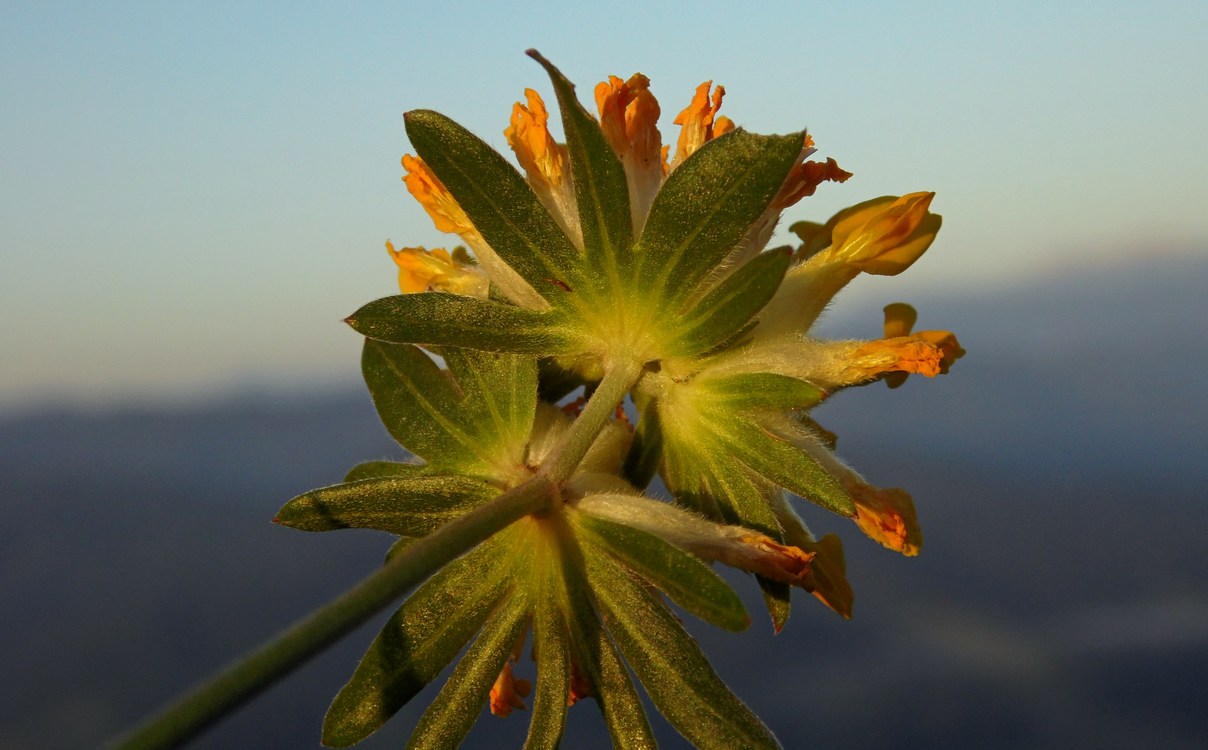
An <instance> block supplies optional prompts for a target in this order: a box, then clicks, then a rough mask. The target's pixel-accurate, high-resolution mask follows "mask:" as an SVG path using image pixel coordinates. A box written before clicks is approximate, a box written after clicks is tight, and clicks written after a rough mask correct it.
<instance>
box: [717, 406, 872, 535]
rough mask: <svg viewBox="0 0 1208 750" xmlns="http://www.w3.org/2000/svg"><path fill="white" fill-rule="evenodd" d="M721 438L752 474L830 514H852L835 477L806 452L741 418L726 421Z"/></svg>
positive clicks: (846, 498)
mask: <svg viewBox="0 0 1208 750" xmlns="http://www.w3.org/2000/svg"><path fill="white" fill-rule="evenodd" d="M724 440H725V443H726V445H727V446H728V447H729V450H730V451H731V452H732V454H733V456H734V457H735V458H736V459H738V460H739V461H741V462H742V463H744V464H746V465H747V466H748V467H749V468H750V469H751V471H753V472H755V473H756V474H758V475H760V476H762V477H764V478H765V479H767V480H769V481H771V482H774V483H775V484H778V485H780V486H781V487H784V488H785V489H786V490H788V491H789V492H792V493H794V494H796V495H799V496H801V497H803V498H805V499H806V500H809V501H810V502H812V503H814V504H815V505H818V506H821V507H823V508H825V509H827V510H829V511H831V512H833V513H838V514H839V515H841V516H847V517H849V518H850V517H852V516H854V515H855V513H856V506H855V503H853V502H852V499H851V496H850V495H848V494H847V491H846V490H844V489H843V486H842V485H841V484H839V480H837V479H835V477H834V476H832V475H831V473H830V472H829V471H827V470H826V469H824V468H822V465H821V464H819V463H818V462H817V461H815V460H814V459H813V458H812V457H811V456H810V455H809V454H808V453H806V452H804V451H802V450H801V449H799V448H797V447H795V446H793V445H791V444H789V443H788V442H786V441H784V440H781V439H780V438H778V437H775V436H773V435H771V434H769V433H767V432H766V431H765V430H764V429H763V428H762V427H759V426H758V425H756V424H754V423H752V422H750V421H748V420H746V419H741V418H738V419H735V418H731V419H730V420H729V424H728V426H727V430H726V432H725V433H724Z"/></svg>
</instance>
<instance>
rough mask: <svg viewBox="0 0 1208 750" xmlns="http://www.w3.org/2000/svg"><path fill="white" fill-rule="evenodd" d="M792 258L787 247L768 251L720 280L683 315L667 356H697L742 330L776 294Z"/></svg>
mask: <svg viewBox="0 0 1208 750" xmlns="http://www.w3.org/2000/svg"><path fill="white" fill-rule="evenodd" d="M792 259H793V255H792V251H791V250H789V249H788V248H784V249H778V250H771V251H768V252H766V253H761V254H759V255H757V256H755V257H754V258H752V259H751V260H750V261H748V262H747V263H746V264H745V265H743V267H742V268H739V269H738V270H736V271H735V272H734V273H732V274H730V275H729V276H727V277H726V278H725V279H723V280H722V282H721V283H720V284H718V285H717V286H715V287H713V289H711V290H709V292H708V293H706V294H705V296H704V297H702V298H701V299H700V300H699V301H698V302H696V303H695V304H694V305H692V307H691V308H690V309H689V311H688V312H687V313H686V315H685V317H684V318H683V322H682V325H683V330H682V332H681V333H680V334H679V335H678V336H676V338H675V340H674V342H673V343H671V345H670V348H669V353H671V354H678V355H681V356H685V357H690V356H693V355H695V354H700V353H701V352H705V351H708V350H709V349H712V348H713V347H714V346H717V345H718V344H720V343H722V342H723V341H725V340H727V339H728V338H730V337H731V336H733V335H734V334H735V333H736V332H738V331H740V330H742V328H743V326H744V325H746V323H747V322H748V321H750V320H751V318H753V317H755V313H757V312H759V311H760V310H762V309H763V306H764V305H766V304H767V303H768V300H770V299H771V298H772V295H773V294H775V293H776V290H777V289H778V288H779V287H780V282H781V280H782V279H784V274H785V271H787V270H788V268H789V262H790V261H792Z"/></svg>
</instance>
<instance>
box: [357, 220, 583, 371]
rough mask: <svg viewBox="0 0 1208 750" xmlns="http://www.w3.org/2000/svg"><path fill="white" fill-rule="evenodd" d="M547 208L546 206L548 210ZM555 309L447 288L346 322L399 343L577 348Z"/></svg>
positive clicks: (399, 298) (386, 303)
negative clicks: (449, 291)
mask: <svg viewBox="0 0 1208 750" xmlns="http://www.w3.org/2000/svg"><path fill="white" fill-rule="evenodd" d="M543 210H544V209H543ZM556 321H557V318H556V317H555V315H553V314H551V313H541V312H535V311H533V310H526V309H525V308H522V307H516V306H514V305H510V304H505V303H502V302H491V301H489V300H482V299H477V298H475V297H465V296H462V295H459V294H446V293H444V292H421V293H419V294H400V295H395V296H393V297H383V298H381V299H378V300H374V301H373V302H370V303H369V304H367V305H365V306H364V307H362V308H361V309H359V310H357V311H356V312H355V313H353V314H352V315H350V316H349V317H348V318H347V320H345V321H344V322H346V323H348V325H350V326H352V329H353V330H354V331H356V332H357V333H359V334H361V335H363V336H366V337H368V338H371V339H377V340H379V341H388V342H391V343H395V344H425V345H429V346H460V347H465V348H469V349H481V350H483V351H488V352H518V353H527V354H545V355H552V354H562V353H569V352H571V351H572V350H573V349H574V347H573V345H572V342H571V339H570V338H568V337H567V335H566V332H565V330H564V329H563V328H562V327H561V326H560V325H559V324H558V323H557V322H556Z"/></svg>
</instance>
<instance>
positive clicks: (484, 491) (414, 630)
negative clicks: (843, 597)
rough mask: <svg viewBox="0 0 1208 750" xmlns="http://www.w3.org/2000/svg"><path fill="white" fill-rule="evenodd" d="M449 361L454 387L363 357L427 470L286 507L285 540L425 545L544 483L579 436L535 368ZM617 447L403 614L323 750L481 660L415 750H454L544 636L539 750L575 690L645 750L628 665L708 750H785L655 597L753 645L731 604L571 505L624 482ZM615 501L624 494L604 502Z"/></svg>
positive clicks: (446, 353)
mask: <svg viewBox="0 0 1208 750" xmlns="http://www.w3.org/2000/svg"><path fill="white" fill-rule="evenodd" d="M441 354H442V356H443V359H444V360H445V362H446V363H447V365H448V368H449V369H448V370H440V369H439V368H438V367H437V365H436V363H435V362H434V361H433V360H432V359H430V358H429V357H427V356H426V355H424V354H423V353H422V352H420V351H419V350H417V349H416V348H415V347H413V346H410V345H407V344H384V343H381V342H376V341H367V342H366V345H365V357H364V360H363V361H364V370H365V379H366V382H367V383H368V384H369V387H370V391H371V392H372V393H373V395H374V401H375V403H376V405H377V407H378V410H379V412H380V413H381V416H382V419H383V421H384V423H385V424H386V427H387V429H388V430H389V431H390V433H391V434H392V435H394V437H395V438H397V439H398V440H399V442H400V443H401V444H402V445H403V446H404V447H406V448H407V449H409V450H410V451H411V452H412V453H414V454H416V455H417V456H419V457H421V458H423V459H424V461H425V462H424V463H422V464H418V463H391V462H373V463H369V464H362V465H360V466H358V467H356V468H354V469H353V470H352V471H351V472H350V474H349V478H348V481H346V482H345V483H343V484H339V485H335V486H333V487H326V488H323V489H319V490H315V491H313V492H308V493H306V494H304V495H301V496H300V497H297V498H295V499H294V500H292V501H290V502H289V503H288V504H286V505H285V507H283V508H282V509H281V511H280V513H279V514H278V517H277V520H278V521H279V522H280V523H283V524H285V525H288V526H292V527H294V528H298V529H303V530H307V531H325V530H330V529H338V528H347V527H362V528H372V529H380V530H382V531H388V532H390V533H392V534H397V535H399V536H400V537H403V538H404V539H406V538H409V537H420V536H424V535H426V534H428V533H430V532H431V531H433V530H434V529H435V528H437V527H438V526H440V525H442V524H444V523H446V522H448V521H450V520H452V519H453V518H456V517H457V516H458V515H461V514H464V513H465V512H466V511H468V510H469V509H471V508H473V507H476V506H478V505H480V504H482V503H484V502H486V501H489V500H490V499H491V498H493V497H495V496H498V495H499V494H500V493H501V492H503V491H505V490H506V489H508V488H509V487H515V486H518V485H521V484H523V483H524V482H525V480H526V479H527V477H528V476H530V475H532V474H533V473H534V472H536V471H539V470H540V466H541V459H542V458H543V455H544V454H543V451H542V446H543V445H544V444H545V443H547V440H546V438H547V437H548V434H549V433H551V432H552V433H558V432H559V431H560V430H565V428H566V427H567V422H568V421H569V419H568V418H567V417H565V415H563V414H562V413H561V412H559V411H556V410H552V409H550V408H549V407H539V405H538V402H537V398H536V393H537V375H536V373H537V368H536V361H535V360H534V359H533V358H531V357H526V356H524V355H515V354H498V355H497V354H483V353H481V352H473V351H469V350H454V349H449V348H445V349H442V350H441ZM534 431H536V432H534ZM618 436H620V437H621V438H622V439H625V437H624V433H623V431H621V430H619V428H618V427H617V426H613V427H612V428H609V429H606V430H605V431H604V432H603V433H601V435H600V438H598V439H597V440H596V442H595V444H594V445H593V446H592V448H590V449H589V450H588V452H587V454H586V455H585V456H584V458H583V461H582V462H581V463H580V464H579V467H578V471H577V472H576V473H575V474H573V475H572V476H571V477H570V478H569V479H568V481H567V482H566V483H565V487H566V489H565V490H564V493H563V496H562V497H561V498H560V499H559V502H558V503H557V504H556V505H555V506H554V507H552V508H551V509H550V510H549V511H547V512H544V513H540V514H537V515H534V516H530V517H528V518H526V519H524V520H522V521H521V522H518V523H515V524H513V525H511V526H509V527H507V528H506V529H503V530H501V531H499V532H498V533H496V534H495V535H493V536H492V537H491V538H490V539H488V540H487V541H485V542H483V543H482V544H481V545H479V546H477V547H475V548H474V549H473V550H471V551H470V552H469V553H467V554H466V555H464V556H462V557H460V558H458V559H457V560H455V561H453V562H451V563H450V564H448V565H446V566H445V567H444V569H443V570H441V571H440V572H439V573H437V574H436V575H435V576H433V577H432V578H430V579H429V580H428V581H427V582H426V583H424V585H423V586H421V587H420V588H419V589H418V590H417V591H416V592H415V593H414V594H412V595H411V597H410V598H408V599H407V601H406V602H405V603H404V604H403V606H402V607H401V608H400V609H399V610H398V611H397V612H396V613H395V614H394V616H393V617H392V618H391V619H390V621H389V622H388V623H387V624H386V626H385V627H384V628H383V629H382V632H381V633H380V634H379V635H378V637H377V638H376V639H375V640H374V642H373V645H372V646H370V648H369V651H368V652H367V653H366V655H365V657H364V659H363V660H362V662H361V664H360V666H359V667H358V668H357V670H356V672H355V673H354V674H353V676H352V679H351V680H350V681H349V683H348V685H346V686H345V687H344V689H343V690H342V691H340V694H339V695H338V696H337V697H336V700H335V702H334V703H333V704H332V706H331V709H330V711H329V712H328V716H327V719H326V721H325V723H324V733H323V741H324V743H325V744H328V745H331V746H334V747H345V746H348V745H351V744H354V743H356V742H358V741H359V740H361V739H364V738H365V737H366V736H368V735H369V734H371V733H373V732H374V731H376V730H377V729H378V728H379V727H380V726H381V725H382V724H383V723H384V722H385V721H386V720H388V719H389V718H390V717H391V716H392V715H393V714H394V713H395V712H396V711H398V709H399V708H401V707H402V706H403V705H404V704H406V703H407V701H409V700H410V699H411V698H413V697H414V696H415V695H416V694H417V693H418V692H419V691H420V690H421V689H422V688H423V687H424V686H425V685H427V684H428V683H429V682H431V681H432V680H434V679H435V678H436V677H437V676H438V675H439V674H440V672H441V671H442V670H443V669H444V668H445V667H446V666H447V665H448V664H449V663H451V662H452V661H453V660H454V659H455V658H456V657H457V655H458V653H460V652H461V650H462V649H463V648H465V647H466V645H467V644H468V643H471V642H472V644H473V645H471V646H470V648H469V650H468V651H467V652H466V654H465V656H464V657H463V658H462V660H461V661H460V663H459V665H458V667H457V668H456V669H455V670H454V672H453V674H452V676H451V677H450V678H449V680H448V682H447V683H446V684H445V687H444V688H443V689H442V691H441V692H440V694H439V695H438V697H437V699H436V701H435V702H434V703H433V704H432V706H430V707H429V709H428V711H427V712H426V713H425V714H424V717H423V718H422V719H421V721H420V724H419V726H418V727H417V729H416V730H415V734H414V735H413V737H412V740H411V744H410V746H411V747H417V748H420V747H424V748H426V747H450V746H456V744H458V743H459V742H460V740H461V738H462V737H463V736H464V735H465V733H466V732H468V731H469V729H470V726H471V725H472V724H473V722H474V720H475V719H476V718H477V717H478V715H479V713H480V711H481V710H482V706H483V704H484V703H485V702H486V701H487V698H488V693H490V692H491V690H492V686H493V685H496V681H497V678H498V677H499V675H500V673H501V670H502V669H503V667H504V665H505V663H507V662H508V660H509V659H514V658H516V657H517V656H518V654H519V653H520V647H521V645H522V644H523V642H524V639H525V632H526V630H529V629H530V628H531V630H532V632H533V635H532V640H533V646H532V650H533V652H534V653H535V655H536V660H537V664H538V667H537V691H536V698H535V703H534V710H533V717H534V719H533V724H532V728H531V730H530V737H529V742H528V745H526V746H529V747H550V748H552V747H556V746H557V741H558V738H559V736H560V734H561V727H562V726H563V722H564V714H565V712H566V708H567V696H568V695H570V694H571V692H570V691H571V687H570V686H571V684H572V681H573V682H574V683H575V684H576V685H577V687H576V688H575V689H576V691H578V694H579V695H581V696H590V697H592V698H594V699H595V700H596V702H597V703H598V705H599V706H600V709H601V711H603V713H604V716H605V719H606V721H607V723H608V725H609V727H610V730H611V731H612V732H613V734H614V740H615V742H616V744H617V745H618V746H628V745H631V744H634V743H638V744H642V743H645V744H646V746H649V745H650V744H651V743H652V742H653V741H652V739H651V737H650V730H649V726H648V724H647V722H646V719H645V714H644V711H643V709H642V707H641V704H640V702H639V701H638V700H637V697H636V693H635V692H634V687H633V685H632V684H631V682H630V679H629V675H628V670H627V668H626V667H625V666H623V664H628V665H629V668H630V669H632V670H634V672H635V674H636V675H637V676H638V678H639V679H640V680H641V681H642V683H643V684H644V685H645V687H646V689H647V692H648V693H649V694H650V696H651V698H652V699H653V700H654V702H655V705H656V706H658V707H659V710H660V711H662V712H663V713H664V714H666V715H667V717H668V719H669V720H670V721H671V722H672V724H673V725H674V726H675V727H676V728H677V729H679V730H680V731H681V732H682V733H683V734H684V735H685V736H686V737H688V738H689V739H691V740H692V741H693V742H694V743H696V744H697V745H698V746H700V747H716V748H732V747H740V746H747V747H776V746H777V744H776V741H775V739H774V738H773V737H772V735H771V733H770V732H769V731H768V730H767V729H766V728H765V727H764V726H763V725H762V724H761V723H760V722H759V720H758V719H757V718H756V717H755V716H754V715H753V714H751V712H750V711H749V709H747V708H746V707H745V706H744V705H743V704H742V703H741V702H740V701H739V700H738V699H737V698H736V697H734V696H733V694H731V693H730V692H729V690H728V689H727V688H726V687H725V685H723V684H722V682H721V681H720V680H719V679H718V677H717V675H716V674H715V673H714V672H713V671H712V669H711V668H710V667H709V665H708V663H707V661H706V660H705V657H704V656H703V654H701V652H700V650H699V648H698V647H697V646H696V644H695V642H694V641H693V639H692V638H691V637H690V636H689V635H688V634H687V633H686V632H685V631H684V630H683V628H682V627H681V626H680V625H679V623H678V621H677V619H676V617H675V616H674V615H673V614H672V613H671V611H670V610H669V609H668V608H667V605H666V604H665V603H664V602H663V600H662V599H661V598H660V597H659V596H657V595H656V594H655V593H654V591H656V590H661V591H662V592H663V593H664V594H665V595H666V596H667V597H668V598H669V599H670V600H671V601H673V602H675V603H676V604H677V605H679V606H680V607H681V608H682V609H684V610H685V611H687V612H690V613H692V614H694V615H696V616H697V617H699V618H701V619H703V620H706V621H708V622H711V623H713V624H715V625H718V626H719V627H723V628H726V629H729V630H741V629H744V628H745V627H746V626H747V625H748V623H749V620H748V618H747V615H746V612H745V611H744V608H743V606H742V603H741V602H740V601H739V599H738V597H737V596H736V595H735V594H734V592H733V591H732V590H731V589H730V588H729V586H727V585H726V584H725V583H724V582H723V581H722V580H721V578H719V577H718V576H717V574H716V573H714V572H713V571H712V570H710V569H709V567H708V566H706V565H705V564H704V563H702V562H701V561H700V560H699V559H698V558H697V557H695V556H693V555H691V554H689V553H687V552H685V551H684V550H682V549H680V548H679V547H677V546H675V545H674V544H672V543H669V542H667V541H664V540H663V539H661V538H659V537H658V536H656V535H653V534H651V533H648V532H646V531H643V530H641V529H639V528H635V527H633V526H629V525H625V524H622V523H617V522H615V521H612V520H608V519H606V518H602V517H598V516H595V515H592V514H591V513H590V512H588V511H580V510H578V509H577V507H576V500H577V497H578V493H577V491H576V489H575V488H577V487H583V486H587V487H590V486H591V481H592V477H593V476H594V475H596V474H603V473H606V472H607V470H609V469H611V470H612V472H613V473H615V472H616V470H617V469H619V460H620V458H621V456H622V450H621V449H622V448H623V447H624V446H623V445H619V444H616V443H617V437H618ZM584 483H585V484H584ZM618 487H624V485H623V483H622V482H620V480H614V482H613V483H612V484H610V485H607V488H608V489H609V490H616V489H618ZM626 489H628V488H626ZM628 492H630V493H632V492H633V491H632V490H631V489H628ZM631 499H632V500H635V501H637V500H640V501H641V502H653V501H646V500H641V499H640V498H637V496H636V495H632V498H631ZM677 512H678V511H677ZM605 622H607V623H608V624H607V625H605V624H604V623H605ZM504 689H506V688H504Z"/></svg>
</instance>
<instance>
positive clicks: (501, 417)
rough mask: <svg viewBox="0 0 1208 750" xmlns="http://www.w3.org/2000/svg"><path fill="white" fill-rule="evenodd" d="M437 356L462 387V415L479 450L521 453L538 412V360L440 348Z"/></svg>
mask: <svg viewBox="0 0 1208 750" xmlns="http://www.w3.org/2000/svg"><path fill="white" fill-rule="evenodd" d="M440 355H441V357H442V358H444V360H445V364H447V365H448V366H449V372H450V373H452V374H453V377H454V379H455V380H456V381H457V385H458V386H459V387H460V388H461V393H462V399H461V414H462V420H463V421H464V424H465V425H466V429H467V430H470V431H473V432H474V434H475V435H476V436H477V438H478V440H477V442H478V444H479V445H480V446H484V447H487V446H496V447H497V450H496V455H508V454H509V453H519V454H522V452H523V449H524V446H525V445H526V444H527V443H528V439H529V433H531V432H532V430H533V419H534V417H535V415H536V409H537V361H536V360H535V359H534V358H532V357H529V356H523V355H517V354H501V353H497V352H482V351H475V350H473V349H459V348H455V347H444V348H442V349H441V351H440Z"/></svg>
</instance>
